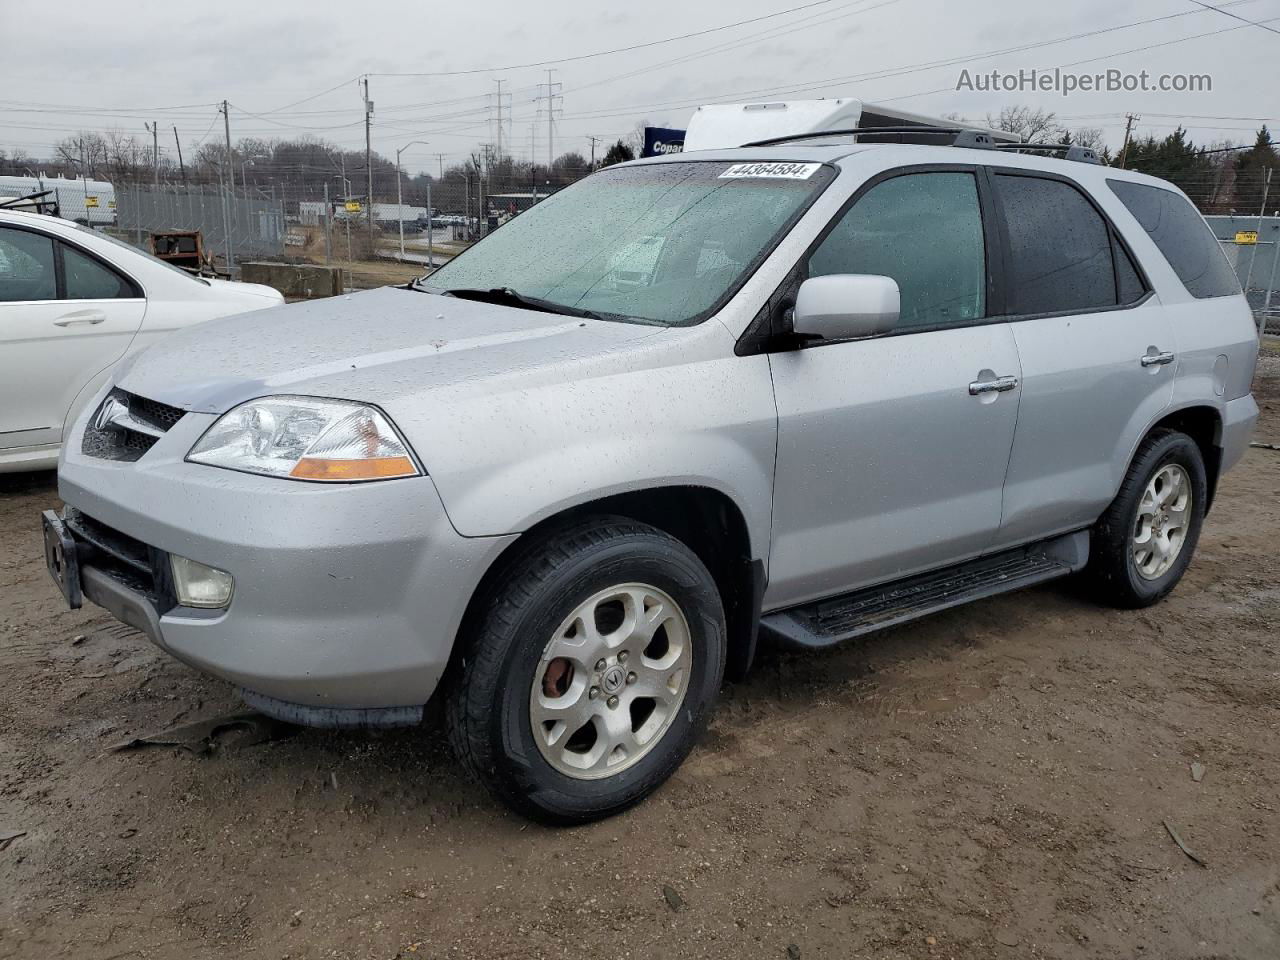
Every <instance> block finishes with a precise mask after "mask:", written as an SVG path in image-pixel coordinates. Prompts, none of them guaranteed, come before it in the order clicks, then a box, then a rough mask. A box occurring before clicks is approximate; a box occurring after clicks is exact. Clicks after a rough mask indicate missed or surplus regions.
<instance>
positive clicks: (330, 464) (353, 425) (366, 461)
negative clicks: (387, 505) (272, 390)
mask: <svg viewBox="0 0 1280 960" xmlns="http://www.w3.org/2000/svg"><path fill="white" fill-rule="evenodd" d="M187 460H189V461H190V462H192V463H206V464H209V465H210V466H213V467H226V468H227V469H228V470H241V471H244V472H245V473H260V474H264V475H266V476H269V477H289V478H292V479H294V480H325V481H329V482H336V483H350V482H352V481H360V480H390V479H392V478H395V477H415V476H418V475H419V474H420V473H421V471H420V470H419V469H418V467H417V464H415V463H414V460H413V456H412V455H411V454H410V452H409V448H408V446H407V445H406V444H405V442H404V441H403V440H402V439H401V438H400V434H399V433H397V432H396V429H395V427H393V426H392V425H391V422H390V421H389V420H388V419H387V418H386V417H385V416H384V415H383V414H382V412H381V411H379V410H377V409H375V408H373V407H369V406H365V405H364V404H359V403H350V402H348V401H345V400H317V399H313V398H311V397H264V398H262V399H261V400H250V401H249V402H248V403H242V404H240V406H238V407H235V408H234V409H232V410H229V411H228V412H227V413H225V414H223V415H222V417H221V418H220V419H219V420H218V421H217V422H216V423H215V424H214V425H213V426H212V427H210V428H209V429H208V430H207V431H206V432H205V435H204V436H203V437H201V438H200V439H199V441H198V442H197V443H196V445H195V446H194V447H192V448H191V452H190V453H188V454H187Z"/></svg>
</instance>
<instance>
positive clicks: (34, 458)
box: [0, 210, 284, 473]
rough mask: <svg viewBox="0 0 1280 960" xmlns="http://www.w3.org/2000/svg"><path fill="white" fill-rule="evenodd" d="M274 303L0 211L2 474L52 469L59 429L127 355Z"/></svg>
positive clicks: (107, 240)
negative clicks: (170, 335)
mask: <svg viewBox="0 0 1280 960" xmlns="http://www.w3.org/2000/svg"><path fill="white" fill-rule="evenodd" d="M283 302H284V298H283V297H282V296H281V295H280V293H279V292H278V291H276V290H274V289H272V288H271V287H267V286H262V285H260V284H256V283H231V282H228V281H225V280H206V279H203V278H198V277H194V276H192V275H191V274H189V273H185V272H184V271H182V270H179V269H177V268H176V267H172V266H170V265H169V264H167V263H164V262H163V261H160V260H157V259H156V258H155V257H152V256H150V255H149V254H146V253H143V252H142V251H141V250H138V249H135V248H134V247H131V246H128V245H127V244H124V243H121V242H120V241H118V240H115V239H113V238H111V237H109V236H107V235H105V234H103V233H98V232H95V231H93V230H90V229H88V228H85V227H81V226H77V225H76V224H74V223H72V222H70V221H68V220H59V219H56V218H54V217H46V216H40V215H38V214H34V213H20V212H15V211H8V210H0V473H3V472H11V471H15V470H39V469H44V468H48V467H53V466H54V465H55V464H56V463H57V461H58V448H59V446H60V445H61V443H62V436H63V428H64V426H65V425H67V424H69V423H70V422H71V421H72V419H74V417H75V414H76V413H77V412H79V410H80V407H81V406H82V405H83V404H84V403H85V402H87V401H88V399H89V398H90V397H92V396H93V395H94V394H95V393H96V392H97V391H98V389H99V387H101V386H102V384H104V383H106V381H107V378H108V377H109V375H110V373H111V369H112V368H113V367H114V366H115V365H116V364H117V363H118V362H119V361H120V360H121V359H122V358H123V357H125V356H126V355H128V354H129V353H132V352H134V351H136V350H140V349H142V348H143V347H145V346H147V345H148V344H150V343H154V342H155V341H156V340H157V339H159V338H160V337H162V336H164V335H165V334H167V333H170V332H171V331H173V330H177V329H179V328H181V327H187V326H190V325H192V324H195V323H200V322H201V321H203V320H212V319H213V318H214V317H223V316H228V315H230V314H235V313H247V312H248V311H250V310H260V309H262V308H264V307H272V306H276V305H277V304H280V303H283ZM192 372H193V374H198V371H197V370H194V369H193V371H192Z"/></svg>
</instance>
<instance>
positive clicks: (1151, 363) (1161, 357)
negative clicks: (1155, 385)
mask: <svg viewBox="0 0 1280 960" xmlns="http://www.w3.org/2000/svg"><path fill="white" fill-rule="evenodd" d="M1141 363H1142V365H1143V366H1144V367H1163V366H1164V365H1165V364H1166V363H1173V354H1172V353H1170V352H1169V351H1168V350H1165V351H1164V352H1163V353H1148V354H1147V355H1146V356H1145V357H1143V358H1142V360H1141Z"/></svg>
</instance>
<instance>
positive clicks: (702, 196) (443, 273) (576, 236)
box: [416, 161, 835, 326]
mask: <svg viewBox="0 0 1280 960" xmlns="http://www.w3.org/2000/svg"><path fill="white" fill-rule="evenodd" d="M834 175H835V172H834V170H833V169H832V168H830V167H827V166H824V165H823V164H820V163H789V162H788V163H730V162H727V161H681V162H673V163H654V164H639V165H636V166H623V167H618V168H613V169H607V170H602V171H600V172H599V173H596V174H593V175H592V176H590V177H588V178H586V179H585V180H582V181H580V182H578V183H576V184H574V185H573V186H571V187H568V188H566V189H564V190H562V191H561V192H559V193H556V194H554V195H553V196H551V197H548V198H547V199H546V200H543V201H542V202H541V203H539V204H537V205H536V206H534V207H533V208H531V209H530V210H528V211H526V212H525V213H522V214H520V215H519V216H518V217H515V218H514V219H512V220H511V221H510V222H509V223H507V224H505V225H504V226H503V227H502V228H501V229H498V230H495V231H494V232H493V233H492V234H490V235H489V236H488V237H486V238H485V239H484V240H483V241H481V242H480V243H478V244H476V245H475V246H474V247H472V248H471V249H470V250H468V251H466V252H465V253H464V254H462V255H460V256H458V257H456V258H455V259H454V260H452V261H451V262H450V263H448V264H446V265H445V266H443V267H441V268H440V269H439V270H437V271H436V272H435V273H434V274H432V275H431V276H430V277H428V278H425V279H424V280H421V281H418V283H417V284H416V286H417V287H418V288H419V289H426V290H429V291H430V292H433V293H449V292H453V293H458V294H460V295H468V294H472V295H474V294H479V293H505V294H506V295H507V297H508V299H509V300H510V301H512V302H516V298H517V297H518V298H520V300H522V301H524V302H526V303H534V302H536V303H538V304H540V305H541V306H542V308H544V309H546V308H550V309H555V308H563V309H564V312H570V311H578V312H581V313H584V314H590V315H595V316H600V317H603V318H605V319H631V320H639V321H644V322H650V323H659V324H663V325H671V326H675V325H684V324H691V323H697V322H699V321H701V320H703V319H705V318H706V317H707V316H709V315H710V314H711V313H712V312H713V311H714V310H716V309H718V308H719V306H721V305H722V304H723V302H724V301H725V300H727V299H728V297H729V296H731V295H732V294H733V293H734V292H735V291H736V290H737V288H738V287H739V286H741V285H742V283H743V282H744V281H745V280H746V278H747V277H748V276H750V274H751V272H752V271H753V270H754V269H755V267H756V266H757V265H758V264H759V263H760V262H761V261H762V260H763V259H764V257H765V256H767V255H768V254H769V252H770V251H771V250H772V249H773V247H774V246H775V245H776V244H777V242H778V241H779V240H780V239H781V238H782V236H783V235H785V233H786V232H787V230H789V229H790V227H791V225H792V224H793V223H794V222H795V221H796V220H797V219H798V218H799V216H800V215H801V214H802V213H803V212H804V211H805V210H806V209H807V208H808V206H809V204H810V203H811V202H812V201H813V199H814V198H815V197H816V196H817V195H818V194H819V193H820V192H821V191H822V189H823V188H824V187H825V186H826V185H827V184H828V183H830V182H831V179H832V178H833V177H834Z"/></svg>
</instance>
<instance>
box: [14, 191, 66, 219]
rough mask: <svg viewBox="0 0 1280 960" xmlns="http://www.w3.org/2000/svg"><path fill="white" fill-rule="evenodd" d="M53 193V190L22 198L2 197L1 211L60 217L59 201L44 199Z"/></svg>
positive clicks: (29, 194)
mask: <svg viewBox="0 0 1280 960" xmlns="http://www.w3.org/2000/svg"><path fill="white" fill-rule="evenodd" d="M52 193H53V191H52V190H42V191H40V192H39V193H28V194H26V195H25V196H21V197H0V210H31V211H34V212H35V213H45V214H52V215H53V216H55V217H56V216H58V203H57V201H56V200H45V199H44V198H45V197H47V196H49V195H50V194H52Z"/></svg>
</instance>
